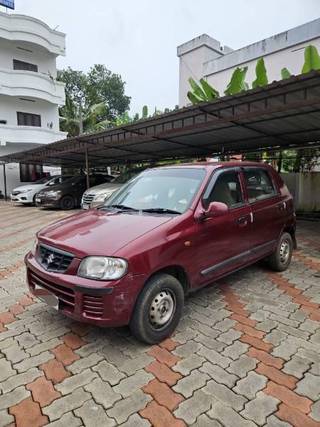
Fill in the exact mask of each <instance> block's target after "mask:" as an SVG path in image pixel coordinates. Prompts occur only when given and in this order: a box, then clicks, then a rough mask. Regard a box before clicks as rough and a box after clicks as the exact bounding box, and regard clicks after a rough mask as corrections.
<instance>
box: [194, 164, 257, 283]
mask: <svg viewBox="0 0 320 427" xmlns="http://www.w3.org/2000/svg"><path fill="white" fill-rule="evenodd" d="M239 172H240V169H239V168H234V169H230V168H229V169H225V170H219V171H216V172H215V173H214V174H213V176H212V178H211V180H210V182H209V185H208V187H207V189H206V191H205V193H204V195H203V199H202V200H201V202H200V203H201V204H202V206H203V207H204V208H207V207H208V206H209V204H210V203H211V202H214V201H217V202H222V203H225V204H226V205H228V208H229V209H228V211H227V213H225V214H223V215H221V216H218V217H212V218H206V219H205V220H203V221H201V222H199V223H198V225H197V228H196V236H197V237H196V245H195V246H196V248H194V249H195V250H194V257H193V264H194V265H195V266H196V268H197V270H198V280H197V282H198V283H199V284H200V285H201V284H204V283H205V282H210V281H212V280H213V279H216V278H218V277H220V276H222V275H224V274H226V273H228V272H230V271H233V270H236V269H237V268H240V267H241V266H242V265H244V264H245V263H246V262H247V261H248V256H249V252H248V251H249V249H250V244H249V242H248V238H247V230H248V228H249V227H250V225H251V224H250V223H251V215H250V213H251V211H250V206H249V204H248V203H246V202H245V199H244V194H243V189H242V184H241V180H240V177H239Z"/></svg>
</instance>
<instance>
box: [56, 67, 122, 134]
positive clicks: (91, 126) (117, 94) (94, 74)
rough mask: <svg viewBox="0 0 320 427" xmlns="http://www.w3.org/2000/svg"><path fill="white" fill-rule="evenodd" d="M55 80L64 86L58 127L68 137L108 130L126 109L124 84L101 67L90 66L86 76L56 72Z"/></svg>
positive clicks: (69, 72)
mask: <svg viewBox="0 0 320 427" xmlns="http://www.w3.org/2000/svg"><path fill="white" fill-rule="evenodd" d="M58 80H60V81H62V82H64V83H65V84H66V104H65V106H64V107H62V108H60V116H61V119H60V123H61V129H62V130H63V131H66V132H68V134H69V136H76V135H79V134H81V133H84V132H92V131H95V130H98V129H104V128H106V127H109V126H112V124H113V123H114V122H115V121H116V119H117V118H118V117H120V116H122V115H124V114H125V113H126V112H127V111H128V109H129V105H130V97H129V96H126V95H125V83H124V82H123V81H122V79H121V76H119V75H118V74H114V73H112V72H111V71H110V70H108V69H107V68H106V67H105V66H104V65H94V66H93V67H92V68H91V69H90V70H89V72H88V73H87V74H85V73H83V72H82V71H75V70H72V69H71V68H70V67H69V68H67V69H66V70H61V71H59V72H58Z"/></svg>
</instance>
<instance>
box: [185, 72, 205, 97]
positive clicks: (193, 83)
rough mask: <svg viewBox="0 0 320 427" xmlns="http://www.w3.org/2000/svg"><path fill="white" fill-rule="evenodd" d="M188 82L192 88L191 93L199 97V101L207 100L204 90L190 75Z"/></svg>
mask: <svg viewBox="0 0 320 427" xmlns="http://www.w3.org/2000/svg"><path fill="white" fill-rule="evenodd" d="M189 83H190V86H191V88H192V92H193V94H194V95H195V96H196V97H197V98H200V99H201V101H207V96H206V94H205V92H204V91H203V90H202V88H201V86H199V85H198V83H197V82H196V81H195V80H194V79H193V78H192V77H190V78H189Z"/></svg>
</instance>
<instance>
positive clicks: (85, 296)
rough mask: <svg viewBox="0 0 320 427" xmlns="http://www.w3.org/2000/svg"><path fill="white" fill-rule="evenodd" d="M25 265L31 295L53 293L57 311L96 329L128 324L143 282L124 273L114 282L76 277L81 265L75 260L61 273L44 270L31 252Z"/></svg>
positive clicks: (141, 278) (139, 277) (140, 278)
mask: <svg viewBox="0 0 320 427" xmlns="http://www.w3.org/2000/svg"><path fill="white" fill-rule="evenodd" d="M25 263H26V266H27V281H28V287H29V290H30V292H31V293H32V294H33V295H35V296H38V297H39V296H40V294H42V295H43V292H47V293H49V294H51V295H52V294H53V295H54V296H55V297H56V298H57V299H58V304H57V305H58V307H57V308H58V310H59V311H61V312H62V313H64V314H65V315H67V316H68V317H71V318H72V319H74V320H77V321H80V322H86V323H90V324H93V325H98V326H124V325H127V324H128V323H129V321H130V318H131V313H132V310H133V308H134V304H135V302H136V298H137V296H138V294H139V292H140V290H141V289H142V287H143V284H144V281H145V276H144V275H137V276H133V275H130V274H127V275H126V276H124V277H123V278H122V279H120V280H117V281H101V282H98V281H96V280H90V279H85V278H82V277H79V276H76V275H75V273H76V271H77V269H78V266H79V264H80V259H77V258H74V259H73V261H72V262H71V264H70V266H69V268H68V270H67V272H66V273H63V274H62V273H53V272H48V271H46V270H45V269H44V268H43V267H42V266H41V265H40V264H38V262H37V261H36V259H35V257H34V256H33V255H32V253H31V252H29V253H28V254H27V255H26V257H25ZM67 273H68V274H67ZM72 273H73V274H72ZM39 289H40V290H39Z"/></svg>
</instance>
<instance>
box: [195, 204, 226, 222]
mask: <svg viewBox="0 0 320 427" xmlns="http://www.w3.org/2000/svg"><path fill="white" fill-rule="evenodd" d="M228 211H229V208H228V205H226V204H225V203H221V202H211V203H210V204H209V206H208V208H207V209H205V210H203V211H202V212H200V214H199V215H198V218H197V219H198V220H200V221H204V220H205V219H206V218H217V217H219V216H222V215H225V214H226V213H227V212H228Z"/></svg>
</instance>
